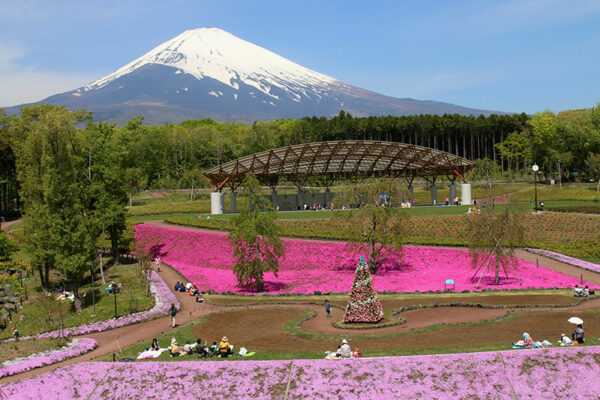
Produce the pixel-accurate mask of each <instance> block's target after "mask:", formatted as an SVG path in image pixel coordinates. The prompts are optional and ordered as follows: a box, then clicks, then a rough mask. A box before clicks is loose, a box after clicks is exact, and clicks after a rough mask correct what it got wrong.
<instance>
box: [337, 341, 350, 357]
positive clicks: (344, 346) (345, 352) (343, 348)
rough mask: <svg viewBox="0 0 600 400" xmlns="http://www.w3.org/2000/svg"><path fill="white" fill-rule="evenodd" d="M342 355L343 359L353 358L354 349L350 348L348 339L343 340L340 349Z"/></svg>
mask: <svg viewBox="0 0 600 400" xmlns="http://www.w3.org/2000/svg"><path fill="white" fill-rule="evenodd" d="M340 355H341V356H342V358H350V357H352V348H351V347H350V345H349V344H348V341H347V340H346V339H344V340H342V346H341V347H340Z"/></svg>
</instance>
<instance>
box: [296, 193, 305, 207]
mask: <svg viewBox="0 0 600 400" xmlns="http://www.w3.org/2000/svg"><path fill="white" fill-rule="evenodd" d="M297 196H298V208H299V209H300V210H304V196H303V193H302V190H298V194H297Z"/></svg>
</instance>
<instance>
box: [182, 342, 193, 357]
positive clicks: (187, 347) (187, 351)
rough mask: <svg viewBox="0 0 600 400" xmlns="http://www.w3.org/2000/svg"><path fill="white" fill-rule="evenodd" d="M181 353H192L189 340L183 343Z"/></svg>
mask: <svg viewBox="0 0 600 400" xmlns="http://www.w3.org/2000/svg"><path fill="white" fill-rule="evenodd" d="M183 351H185V352H186V354H188V355H189V354H192V353H193V352H194V348H193V347H192V345H191V344H190V341H189V340H188V341H186V342H185V346H183Z"/></svg>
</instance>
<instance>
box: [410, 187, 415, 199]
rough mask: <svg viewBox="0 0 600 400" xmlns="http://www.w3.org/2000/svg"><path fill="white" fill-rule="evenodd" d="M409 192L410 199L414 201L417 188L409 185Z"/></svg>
mask: <svg viewBox="0 0 600 400" xmlns="http://www.w3.org/2000/svg"><path fill="white" fill-rule="evenodd" d="M408 194H409V196H410V201H412V200H413V199H414V198H415V188H413V185H408Z"/></svg>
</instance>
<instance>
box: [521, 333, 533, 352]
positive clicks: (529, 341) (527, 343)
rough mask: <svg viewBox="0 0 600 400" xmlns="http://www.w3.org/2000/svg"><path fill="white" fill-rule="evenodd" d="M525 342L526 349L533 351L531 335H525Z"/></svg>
mask: <svg viewBox="0 0 600 400" xmlns="http://www.w3.org/2000/svg"><path fill="white" fill-rule="evenodd" d="M523 342H524V343H525V347H527V348H528V349H533V339H532V338H531V335H530V334H529V333H527V332H525V333H523Z"/></svg>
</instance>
